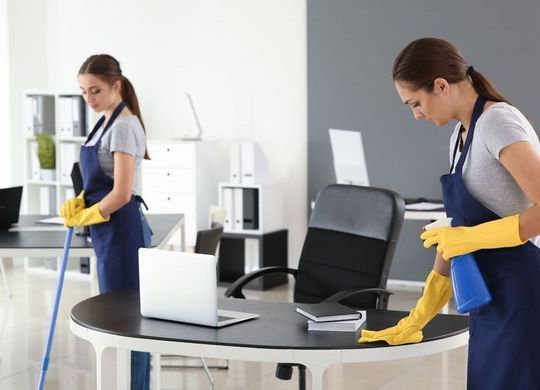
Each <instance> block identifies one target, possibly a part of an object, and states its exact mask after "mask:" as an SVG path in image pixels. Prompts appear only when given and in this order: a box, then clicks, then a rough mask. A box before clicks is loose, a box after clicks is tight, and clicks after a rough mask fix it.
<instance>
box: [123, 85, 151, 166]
mask: <svg viewBox="0 0 540 390" xmlns="http://www.w3.org/2000/svg"><path fill="white" fill-rule="evenodd" d="M121 84H122V87H121V89H120V95H121V96H122V100H123V101H124V102H125V103H126V105H127V106H128V108H129V110H130V111H131V112H132V113H133V114H134V115H135V116H137V118H139V121H140V122H141V125H142V128H143V131H144V134H145V135H146V128H145V127H144V122H143V119H142V114H141V109H140V107H139V100H138V99H137V94H136V93H135V88H133V84H131V81H129V79H128V78H127V77H126V76H122V79H121ZM144 158H145V159H146V160H150V156H149V155H148V150H147V149H145V151H144Z"/></svg>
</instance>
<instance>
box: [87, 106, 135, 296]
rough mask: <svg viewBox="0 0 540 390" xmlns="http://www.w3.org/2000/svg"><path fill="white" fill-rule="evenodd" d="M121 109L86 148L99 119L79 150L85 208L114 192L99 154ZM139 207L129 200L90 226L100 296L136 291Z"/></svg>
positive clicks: (119, 108)
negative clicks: (108, 215)
mask: <svg viewBox="0 0 540 390" xmlns="http://www.w3.org/2000/svg"><path fill="white" fill-rule="evenodd" d="M124 107H125V103H124V102H122V103H120V104H119V105H118V106H117V107H116V108H115V110H114V112H113V113H112V115H111V118H110V119H109V121H108V122H107V125H106V126H105V128H104V129H103V132H102V133H101V136H100V137H99V139H98V141H97V142H96V144H95V145H92V146H86V143H88V141H89V140H90V139H92V137H93V136H94V134H95V133H96V132H97V131H98V129H99V128H100V127H101V126H102V125H103V122H104V121H105V117H101V118H100V120H99V121H98V122H97V123H96V125H95V127H94V129H93V130H92V132H91V133H90V135H89V136H88V139H87V140H86V143H85V145H83V147H81V155H80V165H81V173H82V177H83V185H84V201H85V202H86V205H87V207H90V206H92V205H93V204H95V203H98V202H99V201H101V199H103V198H104V197H105V196H106V195H107V194H108V193H109V192H110V191H111V190H112V189H113V185H114V181H113V179H112V178H111V177H109V176H108V175H107V174H106V173H105V172H104V171H103V169H102V168H101V165H100V164H99V159H98V151H99V148H100V145H101V139H102V138H103V136H104V135H105V133H106V132H107V130H109V128H110V127H111V125H112V124H113V123H114V121H115V119H116V118H117V117H118V115H119V114H120V112H121V111H122V110H123V109H124ZM138 206H139V205H138V203H137V200H136V199H135V197H133V196H132V197H131V200H130V201H129V203H127V204H126V205H124V206H122V208H120V209H119V210H117V211H115V212H114V213H112V214H111V219H110V220H109V221H108V222H105V223H101V224H98V225H92V226H90V235H91V237H92V245H93V246H94V250H95V252H96V257H97V275H98V281H99V292H100V293H102V294H104V293H107V292H110V291H113V290H133V291H139V257H138V250H139V248H141V247H143V246H144V242H143V234H142V227H141V215H140V212H139V207H138Z"/></svg>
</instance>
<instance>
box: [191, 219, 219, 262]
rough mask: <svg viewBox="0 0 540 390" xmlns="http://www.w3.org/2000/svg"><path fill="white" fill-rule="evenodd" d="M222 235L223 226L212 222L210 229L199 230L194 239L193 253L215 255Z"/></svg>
mask: <svg viewBox="0 0 540 390" xmlns="http://www.w3.org/2000/svg"><path fill="white" fill-rule="evenodd" d="M222 235H223V225H222V224H220V223H217V222H212V227H211V228H210V229H207V230H199V231H198V232H197V238H196V239H195V250H194V251H195V253H202V254H205V255H215V254H216V251H217V247H218V245H219V242H220V240H221V236H222Z"/></svg>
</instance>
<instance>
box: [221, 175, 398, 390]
mask: <svg viewBox="0 0 540 390" xmlns="http://www.w3.org/2000/svg"><path fill="white" fill-rule="evenodd" d="M404 214H405V202H404V201H403V199H402V198H401V197H400V196H399V195H398V194H396V193H395V192H393V191H390V190H386V189H380V188H373V187H360V186H351V185H340V184H332V185H329V186H327V187H325V188H323V189H322V190H320V191H319V193H318V195H317V198H316V201H315V207H314V209H313V212H312V215H311V218H310V221H309V224H308V232H307V234H306V238H305V240H304V246H303V248H302V253H301V255H300V261H299V263H298V269H292V268H287V267H267V268H262V269H259V270H256V271H254V272H251V273H249V274H246V275H244V276H242V277H241V278H239V279H238V280H237V281H235V282H234V283H233V284H232V285H231V287H230V288H229V289H228V290H227V291H226V292H225V296H226V297H235V298H245V296H244V294H243V293H242V288H243V287H244V286H245V285H246V284H247V283H249V282H250V281H252V280H253V279H256V278H258V277H260V276H262V275H267V274H269V273H274V272H286V273H289V274H291V275H293V276H294V277H295V280H296V283H295V286H294V301H295V302H302V303H318V302H322V301H326V302H342V303H344V304H346V305H347V306H350V307H353V308H358V309H360V308H362V309H372V308H376V309H386V308H387V305H388V297H389V295H390V294H391V293H390V292H389V291H387V290H386V289H385V288H386V282H387V280H388V272H389V269H390V264H391V263H392V258H393V256H394V251H395V248H396V245H397V241H398V238H399V233H400V231H401V226H402V224H403V218H404ZM293 366H298V367H299V381H300V382H299V388H300V389H302V390H303V389H305V366H302V365H298V364H289V363H280V364H278V367H277V370H276V376H277V377H278V378H280V379H285V380H287V379H290V378H291V376H292V368H293Z"/></svg>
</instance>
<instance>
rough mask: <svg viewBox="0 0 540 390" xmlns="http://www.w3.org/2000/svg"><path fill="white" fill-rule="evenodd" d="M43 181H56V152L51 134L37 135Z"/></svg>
mask: <svg viewBox="0 0 540 390" xmlns="http://www.w3.org/2000/svg"><path fill="white" fill-rule="evenodd" d="M36 140H37V143H38V159H39V165H40V168H41V170H40V176H41V180H51V181H52V180H56V151H55V146H54V139H53V137H52V135H51V134H47V133H40V134H36Z"/></svg>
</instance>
